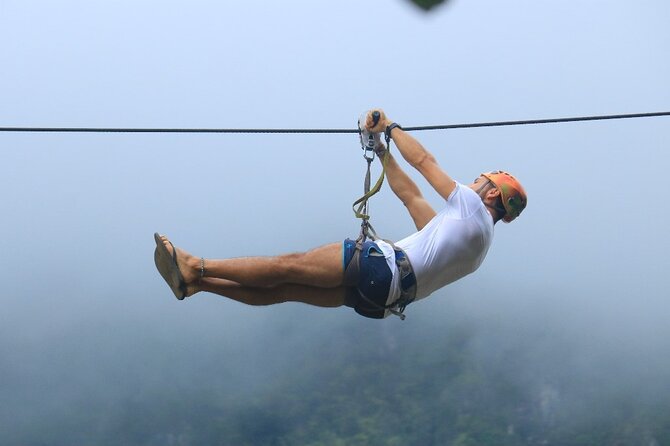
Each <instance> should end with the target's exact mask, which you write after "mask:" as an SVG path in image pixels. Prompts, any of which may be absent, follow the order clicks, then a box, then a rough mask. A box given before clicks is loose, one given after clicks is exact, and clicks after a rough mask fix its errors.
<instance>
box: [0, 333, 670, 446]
mask: <svg viewBox="0 0 670 446" xmlns="http://www.w3.org/2000/svg"><path fill="white" fill-rule="evenodd" d="M412 326H413V327H415V328H414V329H411V330H410V329H408V328H407V327H412ZM412 326H410V325H407V326H403V325H400V326H399V324H395V325H393V321H381V322H376V321H363V322H361V323H360V324H357V323H354V324H352V325H351V326H347V327H343V328H342V330H341V331H339V332H337V333H332V335H330V336H327V337H326V338H325V339H327V340H325V341H323V340H322V341H321V342H319V343H315V342H311V343H305V346H306V348H305V349H303V350H295V351H292V352H291V358H290V359H291V361H290V362H291V364H292V366H291V367H290V369H289V370H288V372H283V373H277V372H276V371H275V370H273V369H271V367H270V370H268V371H267V373H262V374H260V375H259V376H260V378H261V379H264V380H265V381H267V382H264V383H263V384H264V385H262V386H258V385H256V384H257V383H255V382H253V383H252V382H251V381H249V384H250V386H249V389H248V390H247V391H245V390H244V389H242V390H239V389H238V390H235V391H233V389H230V388H226V387H225V382H224V381H217V380H216V379H214V378H212V377H208V376H207V375H202V377H203V379H202V380H201V381H198V380H194V381H193V383H192V385H191V386H190V387H183V385H182V386H177V385H175V386H162V387H157V388H144V389H143V390H142V392H140V393H137V394H132V395H130V394H129V395H126V396H125V397H124V398H123V399H121V400H120V401H117V402H114V403H113V404H111V403H110V404H106V403H103V404H101V403H99V402H98V403H94V402H91V401H86V402H81V405H80V406H78V407H68V408H67V410H63V411H62V413H58V414H52V416H51V417H50V418H49V421H48V422H47V423H42V424H41V425H40V426H39V429H32V428H30V429H28V428H27V430H26V431H25V432H24V433H23V435H20V434H17V433H14V436H13V437H5V438H4V439H5V440H6V441H4V442H3V444H8V445H13V444H16V445H19V444H25V445H31V444H35V445H38V444H96V445H101V446H104V445H110V446H111V445H117V444H124V445H131V446H132V445H138V446H153V445H164V444H172V445H180V446H187V445H235V446H246V445H249V446H252V445H264V446H292V445H307V446H326V445H327V446H400V445H453V446H479V445H496V446H522V445H528V446H531V445H558V444H560V445H565V446H587V445H603V444H626V445H633V446H634V445H641V446H642V445H645V446H647V445H650V444H670V402H668V401H667V400H664V399H660V400H656V401H655V402H651V401H649V402H646V403H645V402H642V401H640V400H636V399H635V398H633V397H631V395H630V394H627V393H625V392H621V393H619V394H613V393H611V392H609V390H608V389H602V388H599V387H598V386H599V385H600V384H599V383H600V381H598V380H594V381H592V382H590V383H589V386H590V387H589V386H587V387H588V388H589V389H590V390H589V392H582V391H581V389H583V388H584V387H582V386H578V387H576V388H574V389H571V387H570V385H571V384H570V382H571V379H572V377H571V376H567V377H562V376H561V375H560V374H555V370H556V368H555V367H554V366H553V365H552V364H551V363H548V364H546V365H545V366H546V369H542V367H540V366H539V365H538V364H535V362H534V361H533V358H532V357H528V356H527V355H528V354H527V353H523V352H527V351H529V350H530V349H529V347H528V345H530V344H532V345H535V344H534V343H536V342H537V340H536V339H529V340H526V341H525V342H527V343H528V344H526V345H523V344H522V345H513V344H512V343H510V344H508V345H485V346H482V345H477V344H476V342H477V340H478V339H481V338H480V337H478V336H477V333H475V332H474V331H473V328H472V327H469V326H467V325H465V324H462V325H458V324H457V323H454V324H453V325H451V326H448V327H440V328H439V329H437V330H436V329H435V328H430V327H426V326H425V325H421V324H415V325H412ZM320 339H321V338H320ZM523 342H524V341H523V340H520V341H519V343H523ZM482 349H489V350H488V351H487V353H482ZM269 363H270V362H268V364H269ZM266 366H267V364H260V365H259V367H260V368H263V367H266ZM224 367H225V365H224ZM529 369H533V371H534V372H533V373H527V371H528V370H529ZM563 370H565V368H563ZM222 373H225V370H222V369H220V368H217V369H213V370H211V374H212V375H213V376H215V375H220V374H222ZM214 383H219V384H214ZM547 383H549V384H547ZM251 384H254V386H252V385H251ZM0 438H2V437H1V436H0ZM654 442H655V443H654Z"/></svg>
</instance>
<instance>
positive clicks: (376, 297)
mask: <svg viewBox="0 0 670 446" xmlns="http://www.w3.org/2000/svg"><path fill="white" fill-rule="evenodd" d="M342 247H343V249H342V251H343V254H342V257H343V259H342V262H343V266H344V269H345V270H346V269H347V266H348V265H349V263H350V262H351V259H352V258H353V256H354V253H355V252H356V242H355V241H354V240H351V239H346V240H345V241H344V242H343V245H342ZM359 267H360V274H359V276H358V280H357V283H356V284H355V285H354V286H350V287H348V288H347V293H346V298H345V305H346V306H348V307H352V308H353V309H354V310H355V311H356V312H357V313H358V314H360V315H362V316H365V317H369V318H373V319H382V318H383V317H384V315H385V313H386V311H385V308H384V307H385V306H386V300H387V299H388V295H389V290H390V289H391V281H392V279H393V273H392V271H391V269H390V268H389V266H388V263H386V257H384V253H383V252H382V250H381V249H380V248H379V246H377V244H376V243H375V242H372V241H367V242H365V243H363V249H362V250H361V254H360V256H359Z"/></svg>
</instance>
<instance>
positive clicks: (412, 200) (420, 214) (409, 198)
mask: <svg viewBox="0 0 670 446" xmlns="http://www.w3.org/2000/svg"><path fill="white" fill-rule="evenodd" d="M388 157H389V159H388V162H387V164H386V179H387V181H388V184H389V186H391V190H392V191H393V193H394V194H396V196H397V197H398V198H399V199H400V201H402V204H404V205H405V207H406V208H407V211H408V212H409V215H410V216H411V217H412V220H414V225H415V226H416V228H417V229H418V230H421V229H422V228H423V227H424V226H426V225H427V224H428V222H429V221H430V220H431V219H432V218H433V217H435V211H434V210H433V208H432V207H431V206H430V204H429V203H428V201H426V199H425V198H423V195H422V194H421V191H420V190H419V187H418V186H417V185H416V183H415V182H414V181H412V179H411V178H410V177H409V176H408V175H407V174H406V173H405V171H404V170H402V168H401V167H400V165H399V164H398V162H397V161H396V160H395V158H394V157H393V155H391V154H390V153H389V154H388ZM380 161H381V157H380Z"/></svg>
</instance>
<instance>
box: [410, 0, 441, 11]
mask: <svg viewBox="0 0 670 446" xmlns="http://www.w3.org/2000/svg"><path fill="white" fill-rule="evenodd" d="M443 2H444V0H412V3H414V4H415V5H417V6H418V7H419V8H421V9H423V10H425V11H428V10H429V9H431V8H432V7H434V6H437V5H439V4H440V3H443Z"/></svg>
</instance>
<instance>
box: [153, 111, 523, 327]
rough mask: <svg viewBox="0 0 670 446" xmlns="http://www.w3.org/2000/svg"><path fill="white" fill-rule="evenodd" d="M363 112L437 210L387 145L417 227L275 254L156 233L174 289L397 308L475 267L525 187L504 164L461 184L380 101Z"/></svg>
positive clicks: (183, 293) (264, 300)
mask: <svg viewBox="0 0 670 446" xmlns="http://www.w3.org/2000/svg"><path fill="white" fill-rule="evenodd" d="M374 112H378V113H375V114H374V116H375V118H376V119H373V111H371V112H368V113H367V114H366V116H365V123H364V126H362V127H363V133H365V135H364V136H367V135H368V132H369V134H373V135H378V134H379V133H382V132H386V133H387V134H389V135H390V138H391V139H393V141H394V142H395V144H396V146H397V147H398V150H399V152H400V154H401V155H402V157H403V158H404V159H405V160H406V161H407V162H408V163H409V165H410V166H412V167H414V168H415V169H417V170H418V171H419V172H420V173H421V175H423V177H424V178H425V179H426V180H427V181H428V183H429V184H430V185H431V186H432V187H433V188H434V189H435V191H437V193H438V194H439V195H440V196H441V197H442V198H443V199H444V200H445V204H444V207H443V208H442V209H441V210H440V211H439V212H436V211H435V210H434V209H433V208H432V207H431V206H430V204H428V202H427V201H426V200H425V199H424V197H423V195H422V194H421V192H420V190H419V188H418V187H417V185H416V184H415V183H414V182H413V181H412V179H411V178H410V177H409V176H408V175H407V174H406V173H405V172H404V171H403V170H402V168H401V167H400V165H399V164H398V163H397V162H396V160H395V159H394V158H393V156H392V155H391V154H390V153H388V154H387V153H386V150H387V149H386V147H384V145H383V143H381V142H379V143H378V145H377V147H376V151H377V153H378V154H379V155H382V156H384V155H386V156H388V157H389V158H388V161H387V166H386V176H387V179H388V183H389V185H390V187H391V190H393V192H394V193H395V195H396V196H397V197H398V198H399V199H400V200H401V201H402V202H403V204H404V205H405V206H406V207H407V210H408V211H409V214H410V216H411V217H412V220H414V224H415V226H416V229H417V232H415V233H413V234H412V235H410V236H409V237H407V238H405V239H403V240H400V241H399V242H397V243H395V245H393V244H391V243H389V242H387V241H382V240H375V241H368V242H366V243H364V244H360V243H356V242H354V241H352V240H349V239H347V240H345V241H344V243H332V244H329V245H325V246H322V247H319V248H316V249H313V250H311V251H308V252H305V253H298V254H288V255H282V256H276V257H246V258H235V259H223V260H213V259H204V258H198V257H194V256H192V255H191V254H189V253H187V252H186V251H184V250H181V249H179V248H175V247H174V246H173V245H172V243H171V242H170V241H169V240H168V239H167V238H166V237H164V236H160V235H159V234H155V236H154V238H155V240H156V251H155V253H154V259H155V262H156V266H157V268H158V271H159V272H160V274H161V276H162V277H163V278H164V279H165V281H166V282H167V283H168V285H169V286H170V288H171V289H172V291H173V292H174V294H175V296H176V297H177V298H178V299H184V298H185V297H187V296H192V295H194V294H196V293H198V292H202V291H207V292H211V293H216V294H219V295H221V296H225V297H228V298H231V299H234V300H237V301H240V302H243V303H246V304H249V305H271V304H276V303H281V302H287V301H293V302H304V303H308V304H311V305H317V306H321V307H339V306H342V305H347V306H349V307H352V308H354V309H355V310H356V312H358V313H359V314H361V315H363V316H366V317H371V318H384V317H386V316H388V315H389V314H391V313H395V314H398V315H400V316H401V317H402V311H403V310H404V308H405V306H406V305H407V304H409V303H411V302H412V301H415V300H418V299H422V298H424V297H426V296H428V295H430V294H431V293H432V292H434V291H435V290H437V289H439V288H441V287H443V286H445V285H447V284H449V283H451V282H454V281H455V280H458V279H460V278H461V277H463V276H465V275H467V274H470V273H472V272H473V271H475V270H476V269H477V268H478V267H479V266H480V265H481V263H482V261H483V260H484V257H485V256H486V254H487V252H488V249H489V246H490V245H491V241H492V238H493V226H494V224H495V223H497V222H498V221H499V220H503V221H505V222H508V223H509V222H511V221H512V220H514V219H515V218H516V217H518V216H519V214H520V213H521V212H522V211H523V209H524V208H525V207H526V202H527V198H526V193H525V191H524V189H523V187H522V186H521V184H520V183H519V182H518V181H517V180H516V179H515V178H514V177H513V176H512V175H510V174H508V173H505V172H502V171H497V172H490V173H485V174H482V175H480V176H479V177H478V178H477V179H476V180H475V181H474V182H473V183H472V184H470V185H469V186H465V185H463V184H460V183H457V182H456V181H454V180H453V179H452V178H451V177H450V176H449V175H448V174H447V173H446V172H445V171H444V170H442V169H441V168H440V166H439V165H438V163H437V161H436V160H435V158H434V157H433V156H432V155H431V154H430V153H429V152H428V151H427V150H426V149H425V148H424V147H423V146H422V145H421V143H419V141H417V140H416V139H415V138H414V137H412V136H411V135H409V134H408V133H406V132H404V131H403V130H402V128H401V127H400V126H399V125H397V124H395V123H393V122H392V121H391V120H389V119H388V118H387V117H386V115H385V114H384V112H383V111H381V110H375V111H374Z"/></svg>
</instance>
